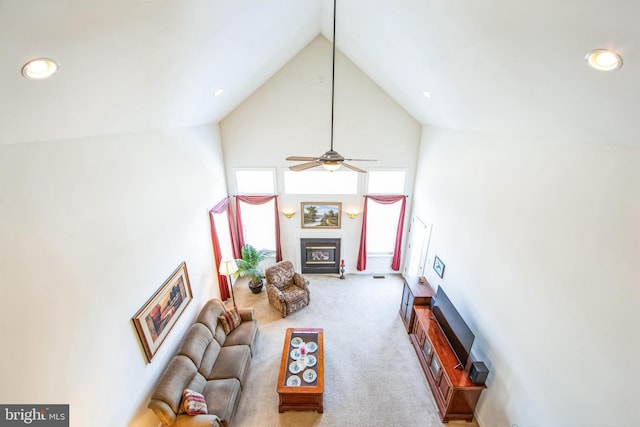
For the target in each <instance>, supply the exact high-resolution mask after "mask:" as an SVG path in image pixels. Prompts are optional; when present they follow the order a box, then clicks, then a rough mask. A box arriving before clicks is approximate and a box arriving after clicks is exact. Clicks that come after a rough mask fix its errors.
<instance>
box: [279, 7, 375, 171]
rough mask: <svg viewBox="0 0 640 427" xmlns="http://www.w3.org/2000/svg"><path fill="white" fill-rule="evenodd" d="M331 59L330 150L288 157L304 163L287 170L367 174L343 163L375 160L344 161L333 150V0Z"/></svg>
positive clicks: (334, 61) (334, 53) (334, 64)
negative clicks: (341, 171) (313, 169)
mask: <svg viewBox="0 0 640 427" xmlns="http://www.w3.org/2000/svg"><path fill="white" fill-rule="evenodd" d="M332 45H333V58H332V70H331V148H330V149H329V151H327V152H326V153H324V154H323V155H321V156H319V157H305V156H289V157H287V158H286V160H290V161H298V162H305V163H300V164H298V165H294V166H289V169H290V170H292V171H296V172H298V171H303V170H306V169H311V168H315V167H317V166H322V167H323V168H325V169H326V170H328V171H330V172H333V171H336V170H338V169H340V166H344V167H346V168H348V169H351V170H353V171H356V172H360V173H367V171H366V170H364V169H360V168H358V167H356V166H353V165H350V164H348V163H345V162H344V161H345V160H347V161H354V162H375V161H376V160H371V159H345V158H344V157H343V156H342V155H340V154H339V153H338V152H337V151H334V149H333V110H334V99H335V76H336V0H333V43H332Z"/></svg>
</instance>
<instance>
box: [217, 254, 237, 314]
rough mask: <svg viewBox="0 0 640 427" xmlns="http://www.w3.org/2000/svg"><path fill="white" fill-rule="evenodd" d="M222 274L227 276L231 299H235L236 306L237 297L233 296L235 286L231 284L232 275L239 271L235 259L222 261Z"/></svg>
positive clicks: (234, 304)
mask: <svg viewBox="0 0 640 427" xmlns="http://www.w3.org/2000/svg"><path fill="white" fill-rule="evenodd" d="M218 271H219V272H220V274H222V275H224V276H227V282H229V287H230V288H231V298H232V299H233V306H234V307H235V306H236V296H235V295H234V294H233V284H232V283H231V277H230V276H231V275H232V274H233V273H235V272H236V271H238V265H237V264H236V260H235V259H233V258H223V259H222V260H221V261H220V269H219V270H218Z"/></svg>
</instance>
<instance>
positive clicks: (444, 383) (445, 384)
mask: <svg viewBox="0 0 640 427" xmlns="http://www.w3.org/2000/svg"><path fill="white" fill-rule="evenodd" d="M451 389H452V387H451V384H450V383H449V378H448V377H447V376H446V375H443V376H442V379H441V380H440V384H438V390H439V391H440V394H441V395H442V399H443V400H444V401H445V402H446V401H447V400H449V394H450V393H451Z"/></svg>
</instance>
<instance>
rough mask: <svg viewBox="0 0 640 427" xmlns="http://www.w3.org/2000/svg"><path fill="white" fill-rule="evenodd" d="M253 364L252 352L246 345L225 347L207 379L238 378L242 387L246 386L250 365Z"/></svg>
mask: <svg viewBox="0 0 640 427" xmlns="http://www.w3.org/2000/svg"><path fill="white" fill-rule="evenodd" d="M250 364H251V351H250V350H249V346H246V345H232V346H225V347H222V348H221V349H220V354H219V355H218V359H217V360H216V364H215V365H213V369H212V370H211V372H210V373H209V375H207V376H206V377H207V379H210V380H211V379H224V378H237V379H238V380H240V385H242V384H244V381H245V378H246V376H247V373H248V372H249V365H250Z"/></svg>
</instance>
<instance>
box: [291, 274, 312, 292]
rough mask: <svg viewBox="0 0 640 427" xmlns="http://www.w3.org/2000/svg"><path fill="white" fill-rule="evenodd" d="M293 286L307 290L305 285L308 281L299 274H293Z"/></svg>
mask: <svg viewBox="0 0 640 427" xmlns="http://www.w3.org/2000/svg"><path fill="white" fill-rule="evenodd" d="M293 284H294V285H296V286H297V287H299V288H302V289H305V290H306V289H307V285H308V284H309V281H308V280H307V279H305V278H304V276H303V275H302V274H300V273H294V274H293Z"/></svg>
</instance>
